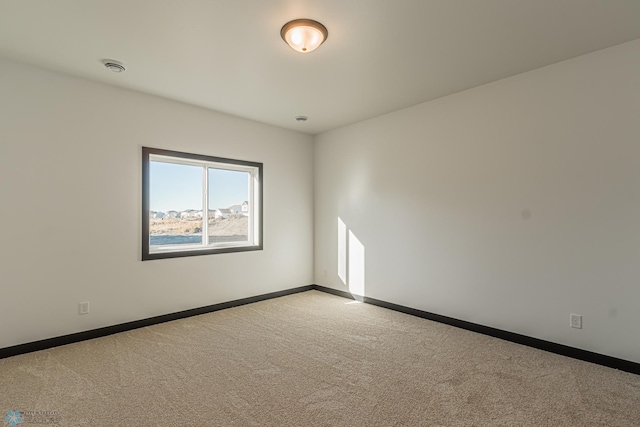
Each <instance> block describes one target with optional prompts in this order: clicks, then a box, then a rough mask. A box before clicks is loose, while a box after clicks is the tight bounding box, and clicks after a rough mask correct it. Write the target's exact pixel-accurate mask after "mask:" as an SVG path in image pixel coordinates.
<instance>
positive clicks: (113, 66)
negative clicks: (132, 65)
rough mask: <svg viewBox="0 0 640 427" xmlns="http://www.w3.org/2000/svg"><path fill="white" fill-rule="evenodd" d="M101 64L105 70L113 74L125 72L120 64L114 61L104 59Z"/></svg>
mask: <svg viewBox="0 0 640 427" xmlns="http://www.w3.org/2000/svg"><path fill="white" fill-rule="evenodd" d="M102 63H103V64H104V66H105V67H106V68H107V70H109V71H113V72H114V73H124V71H125V68H124V65H123V64H122V63H121V62H118V61H114V60H112V59H105V60H103V61H102Z"/></svg>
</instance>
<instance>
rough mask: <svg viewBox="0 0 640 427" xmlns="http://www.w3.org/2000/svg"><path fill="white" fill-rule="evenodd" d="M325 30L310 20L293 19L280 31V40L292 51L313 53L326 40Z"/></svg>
mask: <svg viewBox="0 0 640 427" xmlns="http://www.w3.org/2000/svg"><path fill="white" fill-rule="evenodd" d="M328 35H329V32H328V31H327V28H326V27H325V26H324V25H322V24H321V23H319V22H318V21H314V20H312V19H294V20H293V21H289V22H287V23H286V24H284V26H283V27H282V29H281V30H280V36H282V39H283V40H284V41H285V42H286V43H287V44H288V45H289V46H291V47H292V48H293V49H294V50H297V51H298V52H302V53H309V52H313V51H314V50H316V49H317V48H318V46H320V45H321V44H322V43H324V41H325V40H326V39H327V36H328Z"/></svg>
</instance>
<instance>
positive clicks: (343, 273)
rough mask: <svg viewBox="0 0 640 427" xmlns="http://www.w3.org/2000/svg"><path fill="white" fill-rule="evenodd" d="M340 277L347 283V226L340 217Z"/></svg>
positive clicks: (343, 282) (344, 283)
mask: <svg viewBox="0 0 640 427" xmlns="http://www.w3.org/2000/svg"><path fill="white" fill-rule="evenodd" d="M338 277H340V280H342V284H343V285H346V284H347V226H346V225H345V223H344V222H342V220H341V219H340V218H338Z"/></svg>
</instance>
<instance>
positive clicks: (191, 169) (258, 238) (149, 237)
mask: <svg viewBox="0 0 640 427" xmlns="http://www.w3.org/2000/svg"><path fill="white" fill-rule="evenodd" d="M261 249H262V163H255V162H247V161H242V160H232V159H223V158H219V157H210V156H202V155H198V154H189V153H181V152H177V151H169V150H161V149H156V148H147V147H143V148H142V260H143V261H144V260H151V259H159V258H175V257H184V256H193V255H207V254H214V253H225V252H240V251H254V250H261Z"/></svg>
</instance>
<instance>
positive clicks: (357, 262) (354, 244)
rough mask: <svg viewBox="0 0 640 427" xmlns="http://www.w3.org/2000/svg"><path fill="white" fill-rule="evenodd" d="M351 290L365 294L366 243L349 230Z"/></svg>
mask: <svg viewBox="0 0 640 427" xmlns="http://www.w3.org/2000/svg"><path fill="white" fill-rule="evenodd" d="M349 292H351V293H352V294H355V295H362V296H364V245H363V244H362V243H361V242H360V240H358V238H357V237H356V235H355V234H353V232H352V231H351V230H349Z"/></svg>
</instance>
